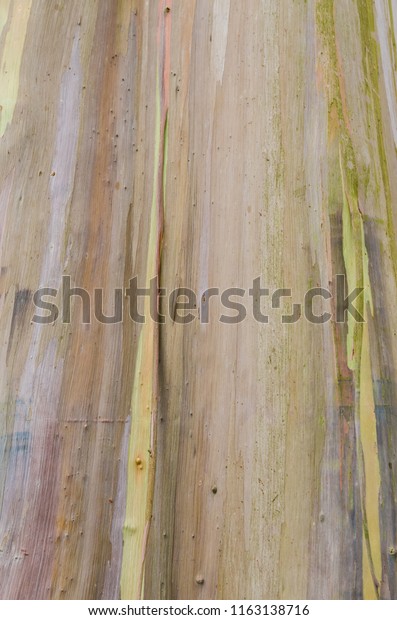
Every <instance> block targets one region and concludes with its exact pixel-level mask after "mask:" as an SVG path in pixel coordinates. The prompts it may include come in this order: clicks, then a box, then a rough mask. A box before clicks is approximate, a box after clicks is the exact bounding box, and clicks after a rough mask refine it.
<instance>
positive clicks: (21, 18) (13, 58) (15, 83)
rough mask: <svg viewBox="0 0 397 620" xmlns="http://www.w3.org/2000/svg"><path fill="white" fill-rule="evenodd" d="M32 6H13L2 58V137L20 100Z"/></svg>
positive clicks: (23, 1) (26, 2)
mask: <svg viewBox="0 0 397 620" xmlns="http://www.w3.org/2000/svg"><path fill="white" fill-rule="evenodd" d="M31 6H32V2H31V0H17V1H16V2H15V3H14V4H13V14H12V18H11V23H10V26H9V29H8V32H7V37H6V41H5V45H4V51H3V55H2V58H1V69H0V137H1V136H2V135H3V134H4V132H5V130H6V128H7V125H8V123H10V122H11V120H12V117H13V114H14V109H15V104H16V102H17V98H18V89H19V71H20V67H21V60H22V53H23V48H24V44H25V37H26V29H27V26H28V20H29V15H30V9H31ZM3 15H4V14H3V13H2V16H1V21H0V26H1V22H3V20H4V16H3ZM0 31H1V28H0Z"/></svg>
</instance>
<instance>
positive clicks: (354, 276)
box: [340, 153, 382, 599]
mask: <svg viewBox="0 0 397 620" xmlns="http://www.w3.org/2000/svg"><path fill="white" fill-rule="evenodd" d="M340 165H341V177H342V184H343V198H344V201H343V256H344V261H345V268H346V275H347V282H348V289H349V291H353V290H354V289H355V288H356V287H357V288H360V287H362V288H363V289H364V291H363V294H362V296H361V297H362V299H361V301H360V303H359V307H360V310H359V311H360V313H361V315H362V316H363V318H364V319H365V318H366V315H367V311H368V308H369V309H370V310H371V308H372V298H371V288H370V283H369V275H368V254H367V250H366V247H365V240H364V229H363V220H362V216H361V213H360V211H359V207H358V199H357V197H356V196H355V195H354V183H353V184H352V183H350V188H349V182H348V180H347V179H346V172H345V170H344V162H343V159H342V154H341V153H340ZM345 165H346V166H349V165H350V167H353V162H351V161H350V160H349V161H347V162H346V164H345ZM350 172H351V171H350ZM349 190H350V191H349ZM347 354H348V358H347V361H348V365H349V368H350V369H351V370H353V371H354V375H355V379H356V390H357V397H356V416H357V428H358V431H359V432H358V437H359V444H358V458H359V468H360V465H361V467H362V471H361V494H362V510H363V588H364V598H366V599H372V598H375V599H377V598H379V585H380V581H381V574H382V564H381V548H380V524H379V490H380V470H379V457H378V449H377V434H376V419H375V404H374V397H373V390H372V375H371V359H370V350H369V335H368V324H367V323H364V324H363V323H357V322H356V321H355V319H354V317H353V316H352V315H351V314H350V313H349V316H348V335H347ZM360 461H362V463H360Z"/></svg>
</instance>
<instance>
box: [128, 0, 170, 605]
mask: <svg viewBox="0 0 397 620" xmlns="http://www.w3.org/2000/svg"><path fill="white" fill-rule="evenodd" d="M170 6H171V3H170V2H168V3H166V2H165V1H164V0H160V1H159V3H158V32H157V46H158V59H157V72H156V122H155V142H154V176H153V192H152V205H151V217H150V222H151V224H150V236H149V246H148V254H147V256H148V259H147V268H146V278H145V287H146V288H149V287H150V281H151V279H152V278H154V277H158V278H160V275H161V269H160V267H161V264H160V259H161V246H162V238H163V219H164V195H165V189H164V187H165V176H166V166H167V144H168V133H167V115H168V97H169V73H170V66H169V60H170V59H169V51H170V47H169V46H170V28H171V24H170V19H169V15H168V14H169V12H170ZM158 285H159V282H158ZM150 303H151V301H150V298H149V297H146V298H145V312H144V316H145V320H146V322H145V324H144V325H143V326H142V331H141V334H140V338H139V349H138V356H137V360H136V365H135V368H136V370H135V380H134V386H133V392H132V400H131V416H132V419H131V441H130V449H129V456H128V480H127V504H126V521H125V525H124V530H123V532H124V550H123V564H122V573H121V597H122V598H126V599H130V598H142V596H143V588H144V569H145V558H146V548H147V540H148V534H149V528H150V522H151V518H152V508H153V493H154V476H155V467H156V419H157V407H158V402H157V401H158V363H159V325H158V324H157V323H155V322H154V321H153V320H152V316H151V312H150Z"/></svg>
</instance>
